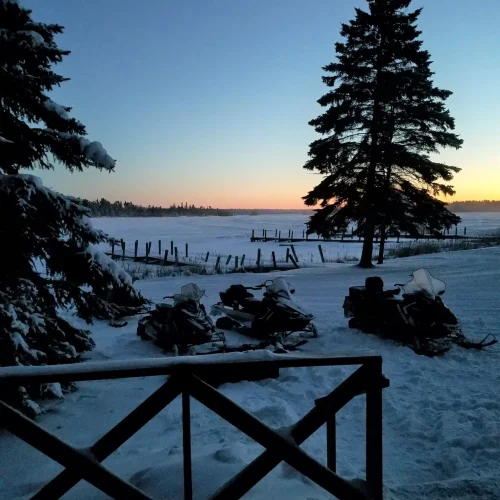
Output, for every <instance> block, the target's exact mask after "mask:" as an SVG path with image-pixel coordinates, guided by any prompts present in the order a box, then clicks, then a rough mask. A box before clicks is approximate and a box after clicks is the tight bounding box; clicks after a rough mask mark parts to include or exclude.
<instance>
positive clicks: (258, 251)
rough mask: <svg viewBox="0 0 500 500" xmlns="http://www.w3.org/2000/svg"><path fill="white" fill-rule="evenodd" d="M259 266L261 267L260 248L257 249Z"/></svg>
mask: <svg viewBox="0 0 500 500" xmlns="http://www.w3.org/2000/svg"><path fill="white" fill-rule="evenodd" d="M257 267H260V248H259V249H258V250H257Z"/></svg>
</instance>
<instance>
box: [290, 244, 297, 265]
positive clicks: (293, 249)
mask: <svg viewBox="0 0 500 500" xmlns="http://www.w3.org/2000/svg"><path fill="white" fill-rule="evenodd" d="M290 248H291V249H292V253H293V256H294V257H295V260H296V262H299V258H298V257H297V252H296V251H295V247H294V246H293V245H290Z"/></svg>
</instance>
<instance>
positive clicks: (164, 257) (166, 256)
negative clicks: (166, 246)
mask: <svg viewBox="0 0 500 500" xmlns="http://www.w3.org/2000/svg"><path fill="white" fill-rule="evenodd" d="M167 259H168V250H165V255H164V256H163V265H164V266H166V265H167Z"/></svg>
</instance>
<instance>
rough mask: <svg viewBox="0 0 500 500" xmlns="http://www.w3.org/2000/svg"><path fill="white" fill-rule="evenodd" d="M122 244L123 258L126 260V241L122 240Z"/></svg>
mask: <svg viewBox="0 0 500 500" xmlns="http://www.w3.org/2000/svg"><path fill="white" fill-rule="evenodd" d="M121 244H122V259H123V260H125V242H124V241H123V240H122V241H121Z"/></svg>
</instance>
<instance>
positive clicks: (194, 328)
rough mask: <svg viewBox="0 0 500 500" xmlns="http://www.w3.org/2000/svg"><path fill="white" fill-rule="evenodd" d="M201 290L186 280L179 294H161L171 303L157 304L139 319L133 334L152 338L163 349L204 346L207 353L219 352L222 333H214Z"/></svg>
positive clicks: (189, 349) (180, 350)
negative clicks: (186, 282) (186, 283)
mask: <svg viewBox="0 0 500 500" xmlns="http://www.w3.org/2000/svg"><path fill="white" fill-rule="evenodd" d="M204 293H205V292H204V291H203V290H201V289H200V288H199V287H198V285H195V284H193V283H190V284H188V285H184V286H183V287H182V288H181V293H179V294H175V295H173V296H167V297H163V298H164V299H173V301H174V303H173V305H172V304H164V303H162V304H157V305H156V309H154V310H152V311H150V313H149V314H148V315H147V316H145V317H143V318H141V319H140V320H139V324H138V326H137V335H139V337H141V338H142V339H143V340H153V341H154V342H155V343H156V344H157V345H158V346H159V347H161V348H163V349H165V350H166V351H174V352H178V353H181V354H185V353H194V352H193V351H196V350H197V351H199V353H201V352H202V351H203V346H205V347H206V348H207V351H208V352H212V351H216V352H220V351H221V350H222V349H223V347H224V334H222V333H216V332H215V326H214V323H213V321H212V320H211V318H210V317H209V316H208V314H207V312H206V310H205V306H204V305H203V304H201V303H200V300H201V298H202V297H203V295H204ZM195 346H201V349H200V348H197V347H195Z"/></svg>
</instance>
